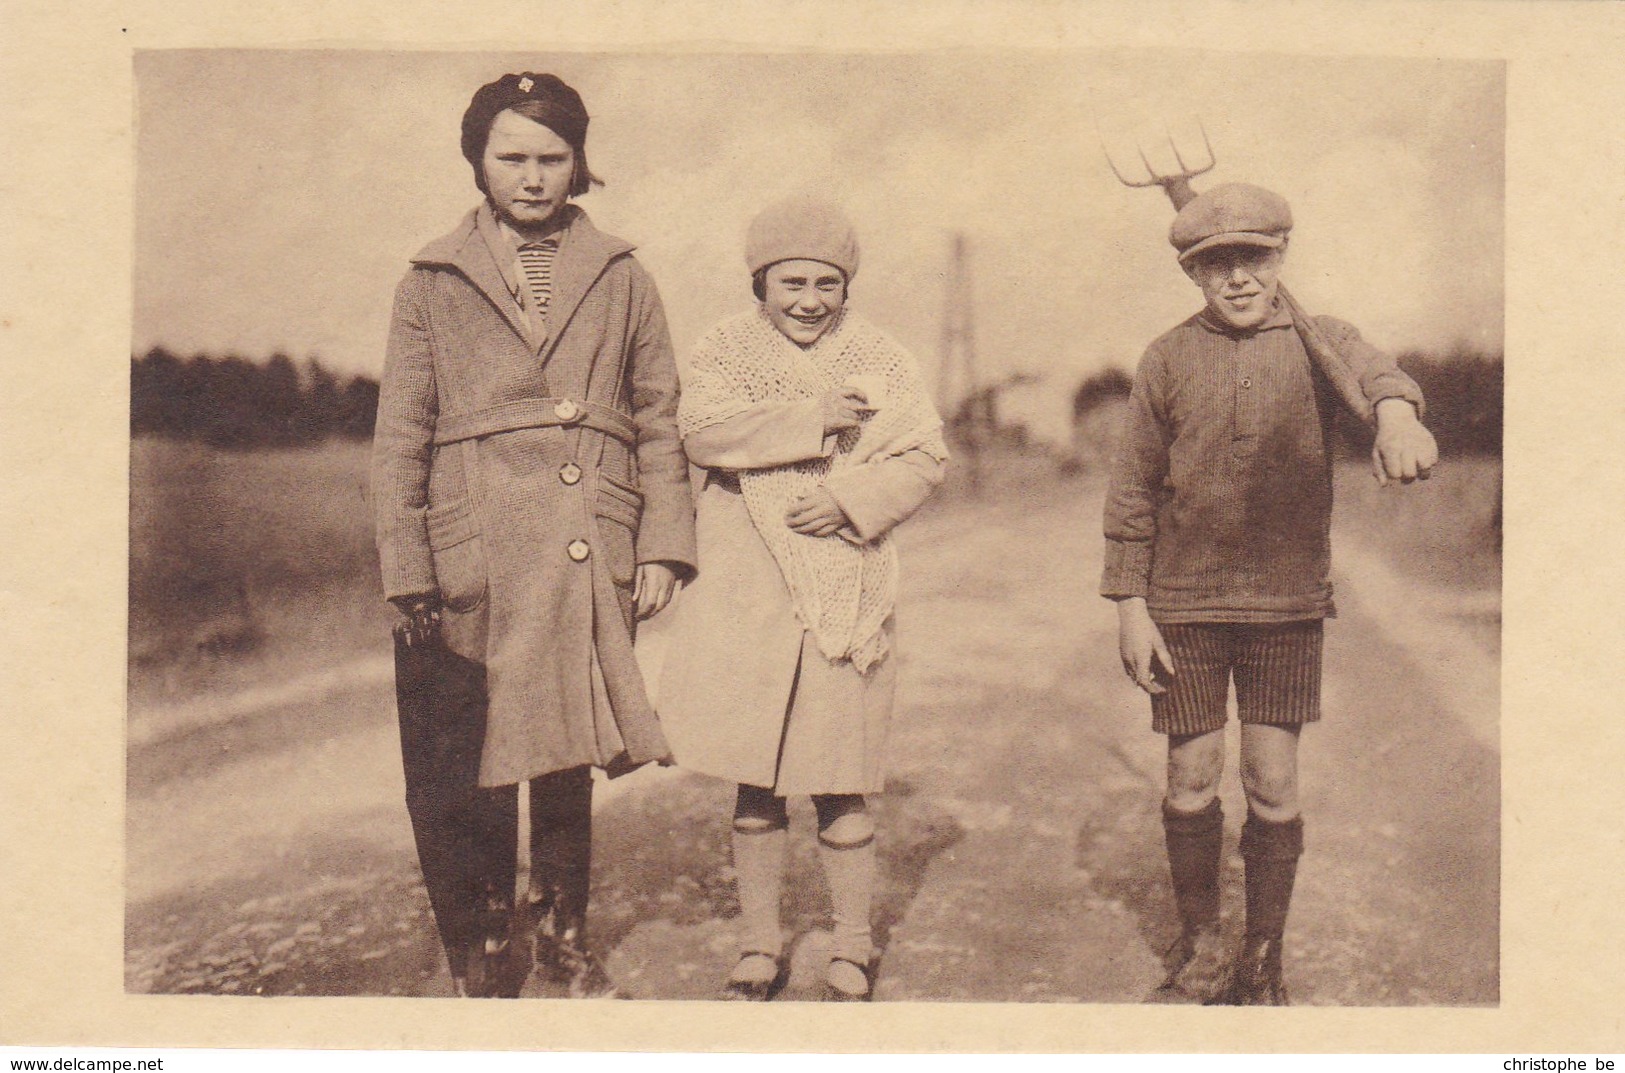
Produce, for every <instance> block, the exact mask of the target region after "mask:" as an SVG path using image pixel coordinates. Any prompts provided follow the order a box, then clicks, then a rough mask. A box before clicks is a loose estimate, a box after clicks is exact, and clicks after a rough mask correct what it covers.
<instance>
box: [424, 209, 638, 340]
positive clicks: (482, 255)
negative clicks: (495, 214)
mask: <svg viewBox="0 0 1625 1073" xmlns="http://www.w3.org/2000/svg"><path fill="white" fill-rule="evenodd" d="M482 208H484V206H480V207H476V208H473V209H470V210H469V211H468V214H467V215H466V216H464V217H463V219H462V222H461V223H459V224H458V225H457V226H456V228H454V229H453V230H452V232H451V233H450V234H448V235H445V236H443V237H441V238H438V239H436V240H435V241H433V242H431V243H429V244H428V245H427V246H425V247H423V249H421V250H419V251H418V252H417V254H416V255H415V256H414V257H413V258H412V263H413V264H415V265H444V266H446V267H449V268H454V269H456V270H457V271H458V272H461V273H462V274H463V276H464V277H466V278H467V279H468V281H469V282H470V283H472V284H473V285H474V286H475V287H476V288H478V289H479V290H480V291H481V292H482V293H483V294H484V295H485V296H486V298H487V299H488V300H489V301H490V302H491V304H492V305H494V306H496V307H497V309H498V310H499V311H500V312H501V313H502V316H503V318H504V319H505V320H507V322H508V325H509V327H511V328H512V329H513V330H514V332H515V333H516V334H517V335H518V336H519V337H520V338H521V339H524V340H526V341H527V342H529V340H530V335H529V332H528V331H527V326H526V325H525V324H524V322H523V319H522V317H523V314H521V312H520V311H519V309H518V308H517V307H516V306H515V305H514V302H513V296H512V294H511V292H510V291H509V290H508V284H507V281H506V280H505V279H504V277H503V272H502V268H501V266H499V265H498V264H497V262H496V259H495V258H494V257H492V255H491V249H490V246H489V245H487V243H486V241H485V239H484V238H483V237H482V236H481V235H480V229H479V213H480V211H481V209H482ZM564 211H565V213H566V219H565V223H564V227H563V228H562V229H561V233H560V235H559V239H560V242H559V257H558V260H557V261H555V262H554V264H553V300H552V302H551V304H550V307H549V309H548V318H547V319H548V333H547V340H546V342H544V343H543V344H542V353H543V354H544V355H546V354H547V353H549V352H551V351H552V349H553V347H554V346H555V345H557V343H558V339H559V336H560V335H562V334H563V332H564V328H565V326H566V325H567V324H568V323H569V322H570V318H571V317H572V316H573V315H574V314H575V311H576V307H577V306H579V305H580V304H581V300H582V299H583V298H585V297H586V296H587V292H588V291H589V290H591V289H592V285H593V284H594V283H595V282H597V280H598V277H599V276H601V275H603V273H604V269H605V268H607V267H609V263H610V262H611V261H613V260H615V259H616V258H617V257H622V256H625V255H626V254H628V253H631V252H632V251H633V250H634V249H636V247H635V246H633V245H632V244H631V243H630V242H626V241H623V240H622V239H618V238H616V237H615V236H614V235H606V234H605V233H604V232H602V231H600V230H598V228H596V227H594V226H593V223H592V221H591V220H590V219H588V217H587V214H586V213H585V212H583V211H582V210H581V208H580V207H579V206H576V205H567V206H565V209H564ZM544 360H545V358H544Z"/></svg>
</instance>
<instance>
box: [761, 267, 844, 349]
mask: <svg viewBox="0 0 1625 1073" xmlns="http://www.w3.org/2000/svg"><path fill="white" fill-rule="evenodd" d="M762 284H763V295H764V297H763V299H762V304H763V305H764V306H766V307H767V319H768V320H770V321H772V322H773V327H775V328H777V329H778V330H779V331H780V332H781V333H783V334H784V337H785V338H786V339H789V340H790V341H791V342H792V343H795V344H796V345H797V346H803V347H807V346H812V345H813V344H814V343H816V342H818V340H819V339H820V338H821V337H822V336H823V334H824V333H825V332H827V331H829V326H830V325H831V324H834V323H835V317H836V315H837V314H839V313H840V311H841V307H842V306H844V305H846V277H845V276H843V275H842V274H841V270H840V269H838V268H836V267H835V266H833V265H827V264H825V263H824V262H822V261H805V260H802V261H780V262H779V263H778V264H775V265H769V266H768V268H767V271H766V272H765V273H763V278H762Z"/></svg>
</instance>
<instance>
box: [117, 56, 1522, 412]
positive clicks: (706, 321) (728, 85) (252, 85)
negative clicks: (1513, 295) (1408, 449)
mask: <svg viewBox="0 0 1625 1073" xmlns="http://www.w3.org/2000/svg"><path fill="white" fill-rule="evenodd" d="M518 70H533V71H552V72H554V73H556V74H558V75H560V76H561V77H562V78H564V79H565V80H566V81H567V82H569V83H570V84H572V85H573V86H575V87H576V88H577V89H578V90H579V91H580V93H581V95H582V97H583V98H584V100H585V102H586V105H587V109H588V111H589V113H590V114H591V115H592V123H591V127H590V130H589V134H588V138H587V154H588V158H589V160H590V162H591V165H592V168H593V170H594V172H596V173H597V174H598V175H599V176H600V177H601V178H603V179H604V180H605V182H606V185H605V186H604V187H602V188H599V189H595V190H594V191H593V192H592V193H590V194H588V195H586V196H585V197H584V198H582V199H581V201H580V204H581V205H582V207H583V208H585V209H586V210H587V211H588V213H589V214H590V215H591V216H592V218H593V220H594V222H595V223H596V224H597V225H598V226H599V227H600V228H602V229H604V230H606V231H609V232H611V233H613V234H617V235H620V236H621V237H623V238H625V239H627V240H628V241H631V242H633V243H635V244H636V245H637V246H638V254H637V256H638V257H639V258H640V259H641V260H642V261H643V263H644V265H645V266H646V267H647V268H648V269H649V271H650V272H651V273H652V275H653V276H654V278H655V280H656V282H657V284H658V285H659V287H660V290H661V294H662V297H663V299H664V302H665V305H666V310H667V314H668V318H669V320H670V323H671V327H672V335H673V340H674V342H675V344H676V346H677V347H678V350H679V353H681V352H682V351H683V350H685V349H686V348H687V347H688V346H690V345H692V343H693V342H694V341H695V340H696V339H697V338H698V337H699V335H700V334H702V333H703V332H704V331H705V330H706V328H708V327H709V326H710V325H711V324H712V323H714V322H715V321H717V320H718V319H720V318H721V317H723V316H726V315H729V314H730V313H732V312H734V311H736V310H738V309H741V308H744V307H746V306H747V305H748V304H749V303H750V302H751V298H750V292H749V279H748V277H747V275H746V272H745V267H744V262H743V243H744V230H745V226H746V224H747V223H748V222H749V220H750V218H751V217H752V216H753V215H754V214H755V213H756V212H757V211H759V210H760V209H761V208H763V207H765V206H766V205H767V204H769V203H771V202H772V201H775V200H778V199H779V198H781V197H783V196H786V195H789V194H793V193H805V192H816V193H820V194H822V195H824V196H826V197H828V198H830V199H832V200H834V201H836V202H838V203H840V204H842V205H843V206H844V207H845V208H846V210H847V212H848V214H849V215H850V216H851V217H852V219H853V221H854V224H855V226H856V228H857V231H858V236H859V242H860V245H861V247H862V266H861V268H860V269H859V272H858V275H857V277H856V279H855V281H854V287H853V292H852V304H853V307H854V308H856V309H859V310H861V311H862V312H864V313H865V314H866V315H867V316H869V317H870V318H871V319H872V320H874V321H876V322H877V323H879V324H880V325H881V326H882V327H883V328H885V329H886V330H887V331H889V332H890V333H891V334H893V335H894V336H896V337H897V338H898V339H899V340H900V341H901V342H903V343H904V345H906V346H908V347H909V348H910V349H911V350H912V351H913V352H914V353H915V355H916V356H917V357H918V359H919V360H920V363H921V366H922V368H923V369H924V370H925V373H926V375H927V377H928V378H931V379H935V378H936V376H937V375H938V367H939V364H940V357H939V350H940V337H941V333H942V326H943V319H944V314H945V303H946V301H947V300H948V295H947V292H948V286H947V280H948V272H949V249H950V242H951V239H952V236H953V235H954V234H955V233H962V234H964V236H965V238H966V241H967V243H968V249H969V257H970V260H969V270H970V275H971V287H970V294H971V298H970V301H971V302H972V304H973V308H972V313H973V316H974V322H975V342H976V350H977V362H978V368H979V371H980V372H981V373H982V375H983V376H984V377H986V378H1001V377H1004V376H1007V375H1011V374H1015V373H1027V374H1031V375H1032V376H1034V377H1036V378H1037V379H1036V383H1035V384H1034V385H1033V386H1031V387H1029V388H1026V389H1023V391H1022V392H1021V393H1020V394H1019V395H1018V396H1016V397H1014V398H1013V399H1012V408H1011V409H1010V413H1011V414H1012V416H1016V417H1019V418H1020V419H1022V420H1026V421H1027V422H1028V423H1029V424H1030V425H1032V426H1033V428H1034V431H1036V432H1038V433H1039V434H1040V435H1041V436H1057V435H1059V434H1060V433H1061V431H1062V428H1063V426H1064V415H1065V411H1066V405H1067V399H1068V398H1069V396H1070V393H1071V391H1072V390H1073V388H1074V387H1075V386H1076V384H1077V383H1078V381H1079V380H1080V379H1081V378H1083V377H1084V376H1087V375H1089V374H1090V373H1093V372H1096V371H1098V370H1100V369H1102V368H1104V367H1106V366H1108V365H1116V366H1119V367H1122V368H1125V369H1131V368H1132V367H1133V365H1134V363H1135V361H1136V360H1137V359H1138V356H1139V354H1140V353H1141V352H1142V351H1143V350H1144V348H1145V345H1146V344H1147V343H1148V342H1150V340H1151V339H1153V338H1155V337H1156V336H1157V335H1158V334H1160V333H1161V332H1163V331H1165V330H1167V329H1168V328H1169V327H1172V326H1173V325H1174V324H1175V323H1177V322H1178V321H1179V320H1180V319H1182V318H1183V317H1185V316H1187V315H1189V314H1190V313H1192V312H1194V311H1195V310H1196V309H1197V308H1199V305H1200V300H1201V299H1200V294H1199V292H1198V291H1197V290H1196V288H1195V287H1194V286H1193V285H1192V284H1191V283H1190V282H1189V281H1188V280H1187V279H1186V278H1185V276H1184V275H1183V273H1182V272H1181V271H1180V270H1179V268H1178V265H1177V263H1176V261H1175V259H1174V256H1173V251H1172V248H1171V247H1169V246H1168V244H1167V229H1168V224H1169V223H1170V222H1171V220H1172V218H1173V209H1172V207H1171V206H1170V205H1169V204H1168V201H1167V199H1166V198H1165V197H1164V196H1163V194H1162V193H1161V192H1160V191H1159V190H1157V189H1156V188H1151V189H1130V188H1128V187H1125V186H1123V185H1121V184H1119V183H1118V181H1117V180H1116V178H1114V177H1113V175H1112V172H1111V171H1110V170H1109V168H1108V167H1107V164H1106V156H1105V153H1104V152H1103V146H1105V147H1109V148H1110V149H1111V152H1112V155H1113V158H1114V159H1116V160H1117V161H1118V162H1119V165H1120V166H1122V167H1125V170H1126V168H1127V166H1129V165H1130V164H1131V162H1137V160H1138V157H1137V155H1136V152H1135V150H1136V146H1144V147H1146V148H1147V149H1148V151H1149V152H1150V153H1151V155H1152V160H1153V162H1154V163H1158V164H1159V165H1162V164H1164V163H1168V164H1171V163H1172V159H1171V156H1170V155H1169V154H1168V153H1167V150H1166V145H1167V139H1168V137H1169V136H1170V132H1171V134H1172V136H1173V137H1175V138H1176V139H1177V141H1178V144H1179V145H1180V146H1181V148H1182V150H1184V151H1185V156H1186V159H1187V160H1193V159H1195V158H1197V157H1199V156H1201V155H1202V153H1203V151H1202V148H1201V147H1202V138H1201V134H1200V133H1199V131H1198V127H1197V124H1198V123H1200V124H1201V126H1202V128H1205V130H1206V132H1207V136H1208V139H1209V140H1210V141H1211V143H1212V146H1213V149H1214V153H1215V155H1216V157H1217V164H1216V166H1215V167H1214V168H1213V170H1212V171H1211V172H1209V173H1208V174H1206V175H1203V176H1201V177H1200V178H1198V179H1197V180H1195V185H1196V187H1197V189H1198V190H1200V189H1203V188H1204V187H1205V185H1211V184H1213V183H1217V182H1229V181H1245V182H1254V183H1258V184H1260V185H1263V186H1267V187H1270V188H1271V189H1274V190H1276V191H1278V192H1279V193H1281V194H1283V195H1284V196H1285V197H1286V198H1287V199H1288V201H1289V202H1290V203H1291V206H1292V210H1293V215H1294V219H1295V227H1294V231H1293V238H1292V246H1291V249H1290V251H1289V255H1288V260H1287V264H1286V268H1285V270H1284V272H1283V279H1284V280H1285V281H1286V282H1287V283H1288V284H1289V285H1290V286H1291V288H1292V289H1293V292H1294V293H1295V294H1296V296H1297V297H1298V299H1299V300H1300V302H1301V303H1302V304H1303V305H1304V306H1305V307H1306V308H1307V309H1309V310H1310V311H1311V312H1315V313H1327V314H1332V315H1334V316H1339V317H1342V318H1344V319H1346V320H1349V321H1352V322H1353V323H1354V324H1356V325H1357V326H1359V328H1360V329H1361V330H1362V332H1364V334H1365V335H1366V337H1367V338H1369V339H1371V340H1372V341H1374V342H1375V343H1377V344H1378V345H1380V346H1383V347H1386V348H1389V349H1393V350H1404V349H1411V348H1421V349H1442V348H1447V347H1453V346H1458V345H1459V346H1467V347H1470V348H1473V349H1477V350H1483V351H1491V352H1499V351H1500V349H1501V339H1502V332H1503V302H1504V288H1503V283H1502V277H1503V269H1504V255H1503V243H1504V185H1505V168H1504V135H1505V106H1504V93H1505V69H1504V67H1503V66H1502V65H1501V64H1500V63H1499V62H1478V61H1437V60H1427V59H1392V58H1327V57H1305V56H1284V55H1257V54H1253V55H1236V54H1226V53H1214V52H1187V51H1167V50H1118V51H1110V52H1107V51H1099V52H1086V51H1070V50H1038V49H1024V50H1010V49H1005V50H988V51H977V50H952V51H938V52H918V53H886V54H881V53H850V54H842V53H808V52H800V53H797V52H780V53H731V54H706V53H697V52H695V53H676V52H666V53H645V54H636V53H614V54H591V53H564V54H555V55H549V54H537V53H509V54H493V53H445V52H390V51H366V50H327V51H266V50H258V51H244V50H206V51H158V52H143V53H138V54H137V63H136V84H137V161H136V174H137V180H136V188H135V199H136V205H135V221H136V259H135V279H134V303H135V305H134V308H135V316H134V338H133V340H132V349H133V350H134V352H136V353H143V352H145V351H146V350H147V349H149V348H150V347H152V346H154V345H158V344H161V345H164V346H166V347H168V348H170V349H171V350H174V351H176V352H178V353H181V354H192V353H197V352H207V353H211V354H224V353H237V354H241V355H243V356H247V357H264V356H268V355H270V354H272V353H275V352H279V351H280V352H285V353H287V354H289V355H291V356H293V357H294V358H296V359H302V358H307V357H316V358H319V359H321V360H322V361H323V362H324V363H325V364H327V365H329V366H330V367H332V368H335V369H338V370H341V371H343V372H345V373H367V374H371V375H377V373H378V372H379V371H380V370H381V369H382V365H383V341H384V338H385V334H386V331H387V326H388V317H389V304H390V297H391V294H392V292H393V290H394V286H395V283H396V282H397V281H398V280H399V278H400V276H401V274H402V273H403V272H404V271H405V269H406V263H407V259H408V258H409V257H410V256H411V255H412V254H413V253H414V252H415V251H416V250H417V249H418V248H420V247H421V246H422V245H423V244H424V243H426V242H428V241H430V240H431V239H434V238H436V237H438V236H440V235H442V234H444V233H446V232H447V231H449V230H451V229H452V227H453V226H455V225H456V223H457V222H458V221H459V220H460V219H461V217H462V215H463V214H464V213H465V212H466V211H467V210H468V209H469V208H470V207H471V206H473V205H474V204H475V203H476V202H477V201H478V199H479V193H478V191H477V190H476V189H475V187H474V184H473V177H472V172H471V171H470V169H469V167H468V165H467V163H466V162H465V161H464V160H463V158H462V156H461V153H460V151H459V149H458V128H459V123H460V120H461V116H462V112H463V109H464V108H465V107H466V106H467V104H468V99H469V97H470V96H471V95H472V93H473V91H474V89H475V88H477V87H478V86H479V85H480V84H482V83H483V82H486V81H489V80H490V79H492V78H495V77H497V76H499V75H501V74H503V73H504V72H507V71H518Z"/></svg>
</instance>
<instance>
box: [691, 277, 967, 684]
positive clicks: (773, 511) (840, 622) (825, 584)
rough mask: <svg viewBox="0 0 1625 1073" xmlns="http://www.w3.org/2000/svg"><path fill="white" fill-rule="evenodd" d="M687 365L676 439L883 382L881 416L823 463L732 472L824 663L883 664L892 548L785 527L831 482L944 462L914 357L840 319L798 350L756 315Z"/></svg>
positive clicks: (711, 341)
mask: <svg viewBox="0 0 1625 1073" xmlns="http://www.w3.org/2000/svg"><path fill="white" fill-rule="evenodd" d="M689 366H690V368H689V375H688V377H687V378H685V380H684V382H683V393H682V400H681V403H680V405H679V409H678V414H677V420H678V425H679V427H680V428H681V430H682V433H683V435H685V436H687V435H689V434H690V433H693V432H697V431H699V430H700V429H704V428H708V427H710V426H712V425H716V424H719V423H721V422H723V421H727V420H729V419H730V418H733V417H737V416H739V415H740V414H742V413H744V412H745V411H746V410H749V409H750V408H751V407H752V406H754V405H756V404H758V403H763V402H795V401H800V400H804V399H811V398H816V397H818V396H821V395H825V394H827V393H828V392H830V391H832V390H834V389H835V388H837V387H840V386H841V385H842V384H843V383H845V382H846V381H847V380H848V379H849V378H850V377H852V376H854V375H862V374H867V375H870V376H876V375H878V376H881V377H884V378H885V384H886V389H885V395H884V397H883V398H882V399H881V400H878V401H879V402H880V407H879V410H878V411H877V412H874V413H871V414H866V415H865V416H864V419H863V423H862V424H861V425H860V426H859V427H858V428H856V429H848V430H847V431H845V432H842V433H841V434H840V435H839V437H838V438H837V440H836V445H835V451H834V453H833V454H832V455H831V456H830V457H827V458H825V457H819V458H809V459H806V460H804V461H801V462H795V463H792V464H790V465H785V466H775V467H773V468H770V469H752V470H743V471H741V472H740V474H739V484H740V490H741V492H742V493H743V494H744V498H745V505H746V507H747V509H748V510H749V512H750V519H751V521H752V523H754V524H755V526H756V531H757V532H758V533H760V534H761V537H762V540H763V542H764V543H765V544H766V545H767V547H768V550H769V551H770V552H772V554H773V559H774V561H775V562H777V563H778V566H779V570H780V572H781V573H782V574H783V575H784V581H785V584H786V586H788V588H789V590H790V597H791V600H792V601H793V603H794V605H795V611H796V617H797V619H798V620H799V621H800V622H801V625H802V628H803V629H806V630H808V631H809V632H811V633H812V635H813V637H814V639H815V640H816V641H817V643H818V648H819V651H821V652H822V653H823V654H824V656H825V658H827V659H829V660H831V661H840V660H850V661H851V662H852V665H853V666H854V667H856V668H857V670H858V672H859V673H860V674H862V673H865V672H867V671H868V670H869V668H870V667H871V666H873V665H874V664H875V663H877V662H879V661H880V660H881V659H882V658H884V656H885V655H886V647H887V641H886V636H885V632H884V626H885V624H886V620H887V619H888V618H889V617H890V616H891V613H892V609H893V607H894V606H895V604H896V602H897V574H898V571H897V551H896V548H895V547H893V545H892V541H891V536H890V534H887V535H886V536H884V537H882V538H880V539H879V540H877V541H874V542H872V543H863V542H862V541H859V540H858V539H857V538H856V537H855V536H853V535H852V534H851V533H850V532H849V531H847V530H844V529H843V531H842V532H841V533H837V534H833V535H831V536H827V537H815V536H808V535H805V534H802V533H797V532H795V531H794V530H793V529H791V528H790V527H789V525H788V524H787V523H786V522H785V520H784V519H785V515H786V513H788V511H789V509H790V507H791V505H792V504H793V503H795V502H796V501H797V500H798V499H800V498H801V497H802V496H805V495H807V494H808V493H809V492H811V491H813V490H814V489H815V488H818V487H819V486H821V485H822V484H823V483H824V479H825V477H827V476H828V475H829V474H831V473H834V472H838V471H843V470H849V469H855V468H858V467H862V466H866V465H873V464H876V463H879V462H882V461H884V460H886V459H888V458H893V457H896V456H898V455H901V454H903V453H905V452H907V451H913V450H924V451H926V452H927V453H928V454H930V455H931V456H932V457H933V458H936V459H938V460H939V461H942V460H946V458H947V450H946V448H945V446H944V444H943V440H942V421H941V419H940V418H939V417H938V416H937V413H936V409H935V408H934V407H933V406H932V405H931V403H930V401H929V400H928V398H927V396H926V393H925V389H924V385H923V384H922V383H921V380H920V374H919V370H918V369H917V368H916V367H915V364H914V360H913V358H911V357H910V356H909V354H908V352H907V351H905V350H904V349H903V348H902V347H901V346H899V345H898V344H897V343H895V342H893V341H892V339H891V338H890V337H889V336H887V335H885V334H884V333H883V332H881V331H880V330H879V329H878V328H876V327H875V326H874V325H872V324H870V323H869V322H868V321H867V320H864V319H863V318H862V317H860V316H857V315H855V314H853V313H851V312H847V311H843V312H842V313H841V314H840V315H839V317H838V319H837V320H836V322H835V323H834V324H832V325H830V327H829V329H828V330H827V331H825V333H824V334H823V335H822V336H820V337H819V338H818V341H817V342H816V343H814V344H813V345H812V346H810V347H808V348H806V349H805V350H804V349H802V348H801V347H799V346H797V345H796V344H795V343H793V342H791V341H790V340H789V339H787V338H785V336H784V335H783V334H782V333H780V332H779V330H778V329H777V328H775V327H773V324H772V322H771V321H769V320H768V318H767V314H766V312H765V311H764V310H762V309H760V308H758V309H755V310H751V311H749V312H746V313H742V314H739V315H737V316H733V317H730V318H728V319H727V320H725V321H723V322H722V323H721V324H719V325H717V326H716V327H715V328H713V329H712V330H711V331H710V332H709V333H708V334H707V335H706V336H705V337H704V338H703V339H702V340H700V342H699V345H698V346H697V347H696V348H695V350H694V353H693V356H692V358H691V360H690V362H689Z"/></svg>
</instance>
